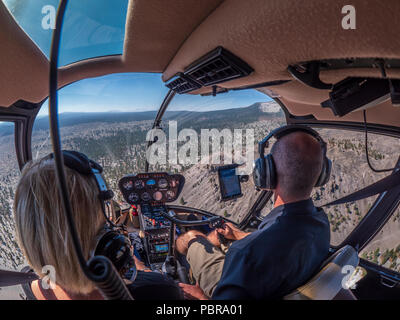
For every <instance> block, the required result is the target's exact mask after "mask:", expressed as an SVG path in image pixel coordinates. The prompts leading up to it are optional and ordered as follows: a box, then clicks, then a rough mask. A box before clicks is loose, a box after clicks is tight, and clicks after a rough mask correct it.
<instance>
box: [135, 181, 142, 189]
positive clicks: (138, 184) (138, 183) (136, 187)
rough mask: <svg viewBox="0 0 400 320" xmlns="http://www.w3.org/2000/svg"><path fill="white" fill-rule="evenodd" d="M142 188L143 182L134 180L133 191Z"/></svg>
mask: <svg viewBox="0 0 400 320" xmlns="http://www.w3.org/2000/svg"><path fill="white" fill-rule="evenodd" d="M143 187H144V182H143V180H136V181H135V189H143Z"/></svg>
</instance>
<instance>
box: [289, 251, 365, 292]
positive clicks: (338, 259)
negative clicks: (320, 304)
mask: <svg viewBox="0 0 400 320" xmlns="http://www.w3.org/2000/svg"><path fill="white" fill-rule="evenodd" d="M358 262H359V258H358V254H357V251H356V250H355V249H354V248H353V247H351V246H349V245H346V246H344V247H343V248H341V249H339V250H338V251H336V252H335V253H334V254H333V255H332V256H330V257H329V258H328V259H327V260H326V261H325V262H324V263H323V266H322V269H321V270H320V271H319V272H318V273H317V274H316V275H315V276H314V277H313V278H312V279H311V280H310V281H309V282H307V283H306V284H305V285H303V286H301V287H299V288H297V289H296V290H295V291H293V292H292V293H290V294H288V295H286V296H285V297H284V298H283V299H284V300H332V299H333V298H334V297H335V296H336V295H337V294H338V293H339V291H341V290H342V289H343V284H342V282H343V278H344V277H345V276H348V273H346V272H344V273H343V272H342V270H343V267H345V266H352V267H354V268H356V267H357V266H358Z"/></svg>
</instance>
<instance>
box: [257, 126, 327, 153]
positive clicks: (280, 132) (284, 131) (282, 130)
mask: <svg viewBox="0 0 400 320" xmlns="http://www.w3.org/2000/svg"><path fill="white" fill-rule="evenodd" d="M298 131H303V132H305V133H308V134H310V135H312V136H313V137H314V138H315V139H317V141H318V142H319V143H320V145H321V148H322V153H323V156H324V157H325V155H326V142H325V141H324V140H323V139H322V138H321V136H320V135H319V133H318V132H317V131H315V130H314V129H311V128H310V127H307V126H305V125H300V124H289V125H286V126H284V127H279V128H276V129H274V130H272V131H271V132H270V133H269V134H268V135H267V136H266V137H265V138H264V139H263V140H261V141H260V142H259V143H258V153H259V154H260V157H261V158H262V157H263V156H264V151H265V148H267V147H268V146H269V140H270V139H271V138H272V137H274V138H276V139H277V140H278V139H280V138H282V137H283V136H286V135H288V134H290V133H292V132H298Z"/></svg>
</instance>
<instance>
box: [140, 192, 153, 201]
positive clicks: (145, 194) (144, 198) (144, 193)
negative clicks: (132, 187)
mask: <svg viewBox="0 0 400 320" xmlns="http://www.w3.org/2000/svg"><path fill="white" fill-rule="evenodd" d="M142 200H143V201H146V202H147V201H150V200H151V196H150V194H149V193H148V192H143V193H142Z"/></svg>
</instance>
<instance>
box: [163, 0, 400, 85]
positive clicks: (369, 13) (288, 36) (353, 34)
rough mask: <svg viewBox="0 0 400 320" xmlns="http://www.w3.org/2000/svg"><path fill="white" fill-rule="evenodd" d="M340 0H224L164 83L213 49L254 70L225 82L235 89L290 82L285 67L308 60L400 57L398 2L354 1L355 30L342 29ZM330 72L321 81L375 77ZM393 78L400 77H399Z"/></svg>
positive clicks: (180, 53)
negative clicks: (224, 51) (284, 81)
mask: <svg viewBox="0 0 400 320" xmlns="http://www.w3.org/2000/svg"><path fill="white" fill-rule="evenodd" d="M346 4H348V1H344V0H324V1H321V0H308V1H298V0H268V1H265V0H248V1H242V0H227V1H225V2H224V3H223V4H221V5H220V6H219V7H218V8H217V9H216V10H215V11H214V12H213V13H212V14H211V15H210V16H209V17H208V18H207V20H205V21H204V22H203V23H202V24H201V25H200V26H199V27H198V28H197V29H196V30H195V31H194V32H193V33H192V35H191V36H190V37H189V38H188V39H187V41H186V42H185V43H184V45H183V46H182V47H181V49H180V50H179V51H178V53H177V54H176V55H175V57H174V59H173V60H172V61H171V63H170V64H169V66H168V68H167V69H166V70H165V72H164V75H163V79H164V80H168V79H170V78H171V77H172V76H173V75H175V74H176V73H177V72H179V71H183V70H184V69H185V67H187V66H188V65H189V64H190V63H191V62H193V61H194V60H196V59H198V58H199V57H201V56H202V55H204V54H205V53H207V52H209V51H210V50H212V49H214V48H215V47H217V46H220V45H221V46H223V47H224V48H226V49H228V50H229V51H231V52H233V53H234V54H236V55H237V56H239V57H240V58H242V59H243V60H245V61H246V62H247V63H248V64H249V65H250V66H251V67H253V69H255V72H254V73H253V74H252V75H250V76H248V77H246V78H243V79H237V80H233V81H230V82H227V83H224V84H223V85H222V86H226V87H235V86H242V85H249V84H255V83H261V82H265V81H273V80H285V79H290V78H291V77H290V75H289V73H288V72H287V71H286V68H287V66H288V65H290V64H293V63H296V62H302V61H310V60H317V59H318V60H320V59H330V58H349V57H385V58H400V38H399V37H398V30H400V19H398V17H397V13H398V12H400V1H396V0H387V1H385V2H384V4H383V3H382V1H377V0H354V1H352V2H351V4H352V5H354V6H355V7H356V30H344V29H343V28H342V26H341V19H342V18H343V14H341V9H342V7H343V6H344V5H346ZM341 72H343V71H339V72H337V71H333V72H327V74H326V75H325V74H322V75H321V78H322V79H323V80H333V81H335V82H337V81H338V80H341V79H344V78H345V77H346V76H347V75H350V74H351V75H357V74H359V75H365V74H368V75H374V76H379V73H378V72H377V70H370V71H366V70H359V71H357V70H355V71H354V70H353V71H346V74H345V73H343V74H341ZM397 75H399V74H398V73H397Z"/></svg>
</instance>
